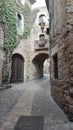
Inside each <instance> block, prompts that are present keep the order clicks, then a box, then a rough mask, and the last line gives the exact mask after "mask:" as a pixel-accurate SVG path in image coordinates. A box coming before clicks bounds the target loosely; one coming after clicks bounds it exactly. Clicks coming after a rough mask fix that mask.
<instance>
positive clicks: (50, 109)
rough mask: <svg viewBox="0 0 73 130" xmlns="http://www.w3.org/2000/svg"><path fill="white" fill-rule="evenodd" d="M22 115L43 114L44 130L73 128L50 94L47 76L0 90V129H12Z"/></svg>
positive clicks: (68, 129) (67, 129)
mask: <svg viewBox="0 0 73 130" xmlns="http://www.w3.org/2000/svg"><path fill="white" fill-rule="evenodd" d="M22 115H24V116H44V130H73V124H72V123H71V122H69V121H68V119H67V117H66V115H65V114H64V113H63V111H62V110H61V109H60V108H59V107H58V106H57V105H56V103H55V102H54V101H53V99H52V97H51V96H50V84H49V80H48V78H47V77H46V78H43V79H40V80H35V81H31V82H28V83H26V84H16V85H13V87H12V88H10V89H8V90H3V91H1V92H0V130H14V127H15V125H16V122H17V121H18V119H19V117H20V116H22Z"/></svg>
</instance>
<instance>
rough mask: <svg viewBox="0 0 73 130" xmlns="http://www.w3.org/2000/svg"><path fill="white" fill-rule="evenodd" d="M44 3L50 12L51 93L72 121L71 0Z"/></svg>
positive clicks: (72, 48) (72, 56)
mask: <svg viewBox="0 0 73 130" xmlns="http://www.w3.org/2000/svg"><path fill="white" fill-rule="evenodd" d="M46 3H47V4H48V3H49V4H48V5H47V7H48V10H49V14H50V25H49V26H50V73H51V94H52V96H53V98H54V100H55V101H56V102H57V103H58V105H59V106H60V107H61V108H62V109H63V110H64V112H65V113H66V114H67V115H68V117H69V119H70V120H71V121H73V1H72V0H46Z"/></svg>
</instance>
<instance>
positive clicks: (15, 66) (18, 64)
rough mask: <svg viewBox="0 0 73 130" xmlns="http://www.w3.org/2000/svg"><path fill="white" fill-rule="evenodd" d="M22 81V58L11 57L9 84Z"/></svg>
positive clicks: (17, 55) (17, 56)
mask: <svg viewBox="0 0 73 130" xmlns="http://www.w3.org/2000/svg"><path fill="white" fill-rule="evenodd" d="M23 81H24V58H23V57H22V56H21V55H20V54H14V55H13V56H12V65H11V83H18V82H23Z"/></svg>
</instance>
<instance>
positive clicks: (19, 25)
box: [16, 13, 24, 35]
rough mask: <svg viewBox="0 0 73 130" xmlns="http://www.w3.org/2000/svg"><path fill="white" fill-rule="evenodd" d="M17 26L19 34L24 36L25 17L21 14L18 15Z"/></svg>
mask: <svg viewBox="0 0 73 130" xmlns="http://www.w3.org/2000/svg"><path fill="white" fill-rule="evenodd" d="M16 26H17V32H18V34H20V35H23V32H24V17H23V15H22V14H20V13H17V14H16Z"/></svg>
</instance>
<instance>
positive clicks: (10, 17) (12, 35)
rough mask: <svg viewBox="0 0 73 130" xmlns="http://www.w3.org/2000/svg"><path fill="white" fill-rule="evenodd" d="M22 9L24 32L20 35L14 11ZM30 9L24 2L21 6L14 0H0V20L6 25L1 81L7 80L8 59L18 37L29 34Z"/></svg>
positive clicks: (17, 42)
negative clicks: (3, 72) (3, 71)
mask: <svg viewBox="0 0 73 130" xmlns="http://www.w3.org/2000/svg"><path fill="white" fill-rule="evenodd" d="M20 10H21V11H22V13H23V16H24V34H23V36H20V35H18V34H17V28H16V13H17V11H20ZM30 13H31V10H30V8H29V6H28V5H27V4H26V3H25V6H24V7H23V6H22V7H21V6H19V5H18V4H17V2H16V0H12V1H11V0H0V22H4V23H5V26H6V40H5V43H4V51H5V56H6V57H5V61H4V70H5V75H3V81H7V80H9V75H10V74H9V70H8V69H7V66H8V63H9V60H10V58H11V55H12V52H13V50H14V48H15V47H16V46H17V45H18V44H19V41H20V38H24V39H27V38H28V36H29V35H30V27H29V16H30Z"/></svg>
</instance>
